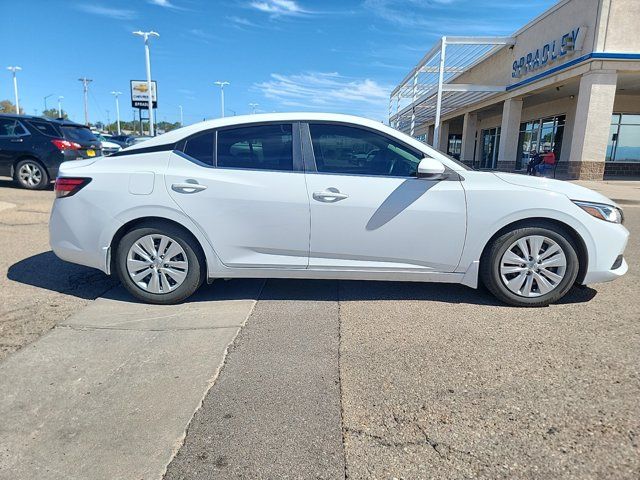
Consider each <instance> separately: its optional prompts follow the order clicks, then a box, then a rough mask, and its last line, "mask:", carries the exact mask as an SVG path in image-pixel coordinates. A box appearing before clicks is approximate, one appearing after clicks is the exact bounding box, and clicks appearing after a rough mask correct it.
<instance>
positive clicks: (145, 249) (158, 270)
mask: <svg viewBox="0 0 640 480" xmlns="http://www.w3.org/2000/svg"><path fill="white" fill-rule="evenodd" d="M200 252H201V251H200V247H199V245H198V243H197V242H196V240H195V239H194V238H193V237H192V236H191V235H190V234H189V233H187V232H186V231H184V230H183V229H181V228H179V227H176V226H174V225H170V224H165V225H159V226H144V227H138V228H135V229H133V230H131V231H130V232H128V233H127V234H126V235H124V236H123V237H122V239H121V240H120V242H119V244H118V246H117V250H116V270H117V273H118V277H119V278H120V281H121V282H122V284H123V285H124V286H125V288H126V289H127V290H128V291H129V292H130V293H131V294H132V295H133V296H134V297H136V298H138V299H140V300H142V301H144V302H148V303H157V304H174V303H179V302H181V301H183V300H185V299H186V298H188V297H189V296H190V295H192V294H193V293H194V292H195V291H196V290H197V289H198V287H200V285H201V284H202V282H203V280H204V277H205V262H204V260H203V258H202V254H201V253H200Z"/></svg>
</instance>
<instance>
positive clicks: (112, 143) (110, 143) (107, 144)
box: [100, 140, 121, 148]
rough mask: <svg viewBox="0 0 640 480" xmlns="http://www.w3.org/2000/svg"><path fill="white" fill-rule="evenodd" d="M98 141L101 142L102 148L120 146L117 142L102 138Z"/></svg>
mask: <svg viewBox="0 0 640 480" xmlns="http://www.w3.org/2000/svg"><path fill="white" fill-rule="evenodd" d="M100 143H101V144H102V148H121V147H120V145H118V144H117V143H115V142H110V141H108V140H102V141H101V142H100Z"/></svg>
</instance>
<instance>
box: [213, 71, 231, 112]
mask: <svg viewBox="0 0 640 480" xmlns="http://www.w3.org/2000/svg"><path fill="white" fill-rule="evenodd" d="M213 83H214V85H218V86H219V87H220V109H221V112H222V116H223V117H224V86H225V85H230V83H229V82H224V81H220V80H218V81H217V82H213Z"/></svg>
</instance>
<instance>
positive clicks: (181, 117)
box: [178, 105, 184, 127]
mask: <svg viewBox="0 0 640 480" xmlns="http://www.w3.org/2000/svg"><path fill="white" fill-rule="evenodd" d="M178 108H179V109H180V126H181V127H184V116H183V115H182V105H178Z"/></svg>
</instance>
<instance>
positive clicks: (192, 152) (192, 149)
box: [183, 132, 213, 165]
mask: <svg viewBox="0 0 640 480" xmlns="http://www.w3.org/2000/svg"><path fill="white" fill-rule="evenodd" d="M183 151H184V153H186V154H187V155H189V156H190V157H192V158H195V159H196V160H199V161H201V162H202V163H206V164H207V165H213V132H205V133H202V134H200V135H195V136H193V137H190V138H189V139H188V140H187V143H186V145H185V146H184V149H183Z"/></svg>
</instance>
